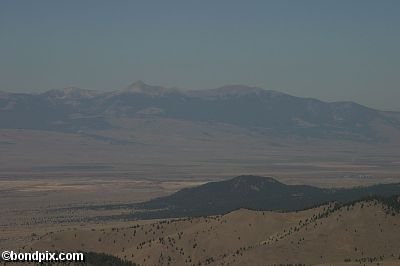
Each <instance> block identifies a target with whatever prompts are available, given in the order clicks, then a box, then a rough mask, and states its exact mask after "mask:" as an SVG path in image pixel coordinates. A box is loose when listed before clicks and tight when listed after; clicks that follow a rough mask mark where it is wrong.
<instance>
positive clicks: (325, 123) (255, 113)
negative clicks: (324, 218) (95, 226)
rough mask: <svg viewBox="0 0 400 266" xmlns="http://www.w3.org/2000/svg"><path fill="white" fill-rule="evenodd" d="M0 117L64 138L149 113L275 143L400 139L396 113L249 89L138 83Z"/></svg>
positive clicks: (26, 105) (1, 102) (21, 102)
mask: <svg viewBox="0 0 400 266" xmlns="http://www.w3.org/2000/svg"><path fill="white" fill-rule="evenodd" d="M149 110H150V111H149ZM0 111H1V112H0V128H19V129H24V128H25V129H41V130H55V131H64V132H77V131H82V130H85V129H99V128H103V129H106V128H111V127H115V124H114V125H113V120H115V119H116V118H121V117H124V118H134V117H138V116H142V115H143V114H145V115H146V116H147V117H151V116H153V117H154V116H156V117H160V118H172V119H178V120H187V121H193V122H195V123H198V122H201V123H202V122H213V123H214V122H215V123H222V124H231V125H235V126H239V127H242V128H246V129H251V130H257V131H258V132H264V133H265V134H267V135H273V136H293V135H294V136H302V137H317V138H341V139H350V140H358V141H382V140H384V139H385V137H384V134H383V133H382V132H380V131H379V129H377V128H376V127H375V126H374V125H373V123H376V122H377V123H379V124H382V125H384V126H386V127H390V128H393V129H394V130H396V131H398V132H399V133H400V115H399V114H398V113H396V112H385V111H379V110H375V109H372V108H369V107H366V106H363V105H360V104H357V103H353V102H332V103H329V102H324V101H320V100H317V99H313V98H301V97H296V96H292V95H289V94H285V93H281V92H276V91H271V90H264V89H261V88H257V87H250V86H243V85H227V86H222V87H220V88H217V89H211V90H197V91H183V90H179V89H176V88H164V87H161V86H152V85H147V84H145V83H144V82H141V81H138V82H135V83H133V84H131V85H130V86H128V87H127V88H125V89H123V90H117V91H108V92H97V91H93V90H85V89H79V88H74V87H72V88H71V87H70V88H64V89H61V90H50V91H47V92H44V93H41V94H21V93H18V94H13V93H8V94H7V95H6V96H5V97H4V96H3V97H0ZM76 117H82V118H85V119H84V120H77V119H75V118H76ZM93 117H96V119H92V118H93ZM85 123H87V125H85Z"/></svg>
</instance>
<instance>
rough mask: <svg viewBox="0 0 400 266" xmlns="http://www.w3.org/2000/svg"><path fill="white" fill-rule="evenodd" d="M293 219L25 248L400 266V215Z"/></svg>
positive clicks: (324, 210) (209, 220) (169, 228)
mask: <svg viewBox="0 0 400 266" xmlns="http://www.w3.org/2000/svg"><path fill="white" fill-rule="evenodd" d="M333 210H334V209H333V205H329V206H328V205H326V206H322V207H319V208H315V209H310V210H306V211H301V212H294V213H274V212H257V211H249V210H243V209H242V210H237V211H234V212H232V213H229V214H226V215H223V216H215V217H203V218H187V219H179V220H159V221H152V222H149V221H147V222H146V223H144V222H140V221H131V222H126V223H124V224H120V225H114V226H109V225H108V226H96V227H92V228H79V227H76V228H67V229H59V230H58V231H52V232H48V233H46V234H45V235H43V236H37V237H35V239H34V240H33V241H32V242H31V243H29V244H27V245H26V246H25V247H24V250H30V249H33V250H49V249H58V250H84V251H96V252H105V253H108V254H113V255H115V256H117V257H120V258H122V259H126V260H129V261H133V262H135V263H138V264H139V265H143V266H144V265H275V264H276V265H278V264H281V263H282V264H296V263H303V264H306V265H335V266H338V265H360V264H361V265H364V264H365V265H399V264H400V257H399V256H400V251H399V250H400V244H399V243H400V216H399V214H397V215H393V216H392V214H391V213H387V212H386V209H385V208H383V206H382V205H381V204H380V203H377V202H372V201H371V202H361V203H357V204H355V205H354V206H349V207H342V208H340V209H338V210H334V211H333Z"/></svg>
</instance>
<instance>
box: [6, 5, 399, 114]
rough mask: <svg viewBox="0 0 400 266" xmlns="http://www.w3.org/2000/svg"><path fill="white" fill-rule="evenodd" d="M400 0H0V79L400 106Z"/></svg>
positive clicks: (14, 87) (40, 85)
mask: <svg viewBox="0 0 400 266" xmlns="http://www.w3.org/2000/svg"><path fill="white" fill-rule="evenodd" d="M399 14H400V1H397V0H392V1H390V0H380V1H378V0H374V1H370V0H331V1H327V0H326V1H321V0H314V1H307V0H302V1H297V0H292V1H285V0H276V1H273V0H270V1H266V0H260V1H257V0H249V1H245V0H241V1H239V0H202V1H192V0H182V1H175V0H169V1H161V0H160V1H156V0H143V1H134V0H131V1H124V0H117V1H101V0H96V1H89V0H69V1H53V0H51V1H46V0H38V1H31V0H26V1H24V0H19V1H15V0H2V1H0V90H1V91H10V92H22V91H23V92H39V91H45V90H49V89H56V88H63V87H69V86H75V87H81V88H88V89H100V90H111V89H121V88H124V87H127V86H128V85H129V84H130V83H132V82H134V81H136V80H143V81H145V82H146V83H149V84H152V85H163V86H168V87H178V88H183V89H209V88H216V87H219V86H222V85H226V84H245V85H250V86H258V87H262V88H265V89H271V90H277V91H281V92H286V93H289V94H292V95H296V96H302V97H313V98H318V99H321V100H325V101H356V102H359V103H361V104H364V105H368V106H371V107H375V108H379V109H384V110H397V111H400V100H399V99H400V86H399V84H400V51H399V47H400V15H399Z"/></svg>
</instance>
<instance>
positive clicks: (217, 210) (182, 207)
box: [134, 176, 400, 218]
mask: <svg viewBox="0 0 400 266" xmlns="http://www.w3.org/2000/svg"><path fill="white" fill-rule="evenodd" d="M392 195H400V184H380V185H374V186H370V187H357V188H351V189H323V188H317V187H312V186H306V185H286V184H283V183H280V182H278V181H276V180H275V179H273V178H270V177H259V176H238V177H236V178H233V179H230V180H226V181H221V182H211V183H207V184H204V185H201V186H198V187H194V188H187V189H183V190H180V191H178V192H176V193H174V194H172V195H170V196H167V197H162V198H157V199H153V200H150V201H148V202H144V203H140V204H137V205H136V207H137V208H139V209H142V210H146V211H143V212H138V213H135V214H134V216H135V217H136V216H137V217H139V218H163V217H184V216H206V215H216V214H224V213H227V212H230V211H233V210H236V209H239V208H246V209H253V210H269V211H296V210H302V209H306V208H310V207H313V206H316V205H320V204H323V203H326V202H329V201H337V202H340V203H346V202H350V201H354V200H358V199H361V198H365V197H369V196H392Z"/></svg>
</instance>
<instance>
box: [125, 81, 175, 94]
mask: <svg viewBox="0 0 400 266" xmlns="http://www.w3.org/2000/svg"><path fill="white" fill-rule="evenodd" d="M176 91H177V90H176V89H171V88H165V87H162V86H153V85H148V84H146V83H144V82H143V81H141V80H138V81H136V82H134V83H132V84H131V85H129V86H128V87H127V88H125V89H124V90H122V91H120V93H140V94H146V95H149V96H163V95H165V94H168V93H172V92H176Z"/></svg>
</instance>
